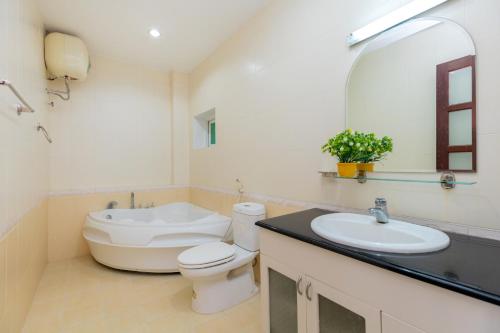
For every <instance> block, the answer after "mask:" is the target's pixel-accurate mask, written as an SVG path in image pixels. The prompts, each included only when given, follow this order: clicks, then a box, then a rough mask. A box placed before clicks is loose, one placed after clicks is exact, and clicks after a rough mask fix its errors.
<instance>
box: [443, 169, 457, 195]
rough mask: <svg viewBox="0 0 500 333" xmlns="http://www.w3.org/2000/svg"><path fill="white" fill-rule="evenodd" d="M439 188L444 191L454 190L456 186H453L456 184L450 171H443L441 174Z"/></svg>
mask: <svg viewBox="0 0 500 333" xmlns="http://www.w3.org/2000/svg"><path fill="white" fill-rule="evenodd" d="M440 180H441V187H442V188H443V189H444V190H452V189H454V188H455V187H456V186H457V185H456V184H455V182H456V177H455V174H454V173H453V172H451V171H445V172H443V173H442V174H441V179H440Z"/></svg>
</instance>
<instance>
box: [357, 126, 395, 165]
mask: <svg viewBox="0 0 500 333" xmlns="http://www.w3.org/2000/svg"><path fill="white" fill-rule="evenodd" d="M360 136H361V138H360V139H359V142H360V144H361V146H360V148H359V155H358V158H357V160H358V170H359V171H365V172H373V170H374V165H375V162H378V161H381V160H383V159H384V158H386V157H387V153H390V152H392V139H391V138H390V137H388V136H384V137H383V138H382V139H378V138H377V137H376V136H375V134H373V133H368V134H364V133H360Z"/></svg>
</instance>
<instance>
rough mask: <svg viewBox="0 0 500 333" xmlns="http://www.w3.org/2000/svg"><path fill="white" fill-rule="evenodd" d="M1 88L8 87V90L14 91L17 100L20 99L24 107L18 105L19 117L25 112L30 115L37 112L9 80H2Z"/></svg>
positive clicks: (0, 81)
mask: <svg viewBox="0 0 500 333" xmlns="http://www.w3.org/2000/svg"><path fill="white" fill-rule="evenodd" d="M0 86H6V87H7V88H9V89H10V91H12V93H13V94H14V95H16V97H17V99H19V101H20V102H21V103H22V105H20V104H18V105H16V109H17V114H18V115H19V116H20V115H21V113H23V112H29V113H33V112H35V110H34V109H33V108H32V107H31V106H30V105H29V104H28V102H26V100H25V99H24V98H23V96H21V94H20V93H19V91H17V90H16V88H15V87H14V86H13V85H12V83H10V82H9V81H7V80H0Z"/></svg>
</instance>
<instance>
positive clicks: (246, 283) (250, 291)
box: [192, 263, 259, 314]
mask: <svg viewBox="0 0 500 333" xmlns="http://www.w3.org/2000/svg"><path fill="white" fill-rule="evenodd" d="M258 292H259V288H258V287H257V285H256V284H255V279H254V273H253V267H252V264H251V263H248V264H246V265H245V266H243V267H240V268H237V269H234V270H232V271H230V272H229V273H226V274H220V275H218V276H213V277H210V278H204V279H195V280H194V281H193V298H192V307H193V310H194V311H196V312H198V313H203V314H210V313H216V312H220V311H224V310H226V309H229V308H230V307H233V306H235V305H237V304H239V303H241V302H243V301H245V300H247V299H249V298H250V297H252V296H254V295H255V294H257V293H258Z"/></svg>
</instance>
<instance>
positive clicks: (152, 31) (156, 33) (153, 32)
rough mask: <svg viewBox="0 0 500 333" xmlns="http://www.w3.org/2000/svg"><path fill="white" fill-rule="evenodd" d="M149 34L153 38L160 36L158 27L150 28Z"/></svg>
mask: <svg viewBox="0 0 500 333" xmlns="http://www.w3.org/2000/svg"><path fill="white" fill-rule="evenodd" d="M149 35H150V36H151V37H153V38H158V37H160V35H161V34H160V31H159V30H158V29H155V28H152V29H150V30H149Z"/></svg>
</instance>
